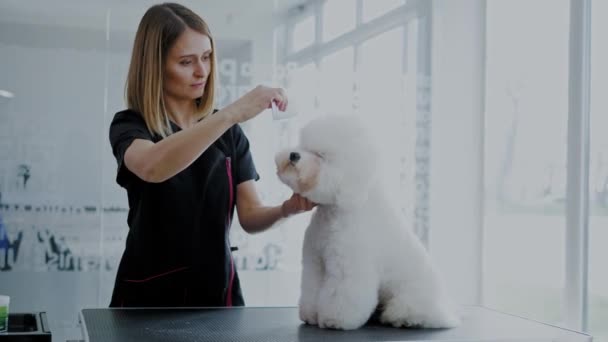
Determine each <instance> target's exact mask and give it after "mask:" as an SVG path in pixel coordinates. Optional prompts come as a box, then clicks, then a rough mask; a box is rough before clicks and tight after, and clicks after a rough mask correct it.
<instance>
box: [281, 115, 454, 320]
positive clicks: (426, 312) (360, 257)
mask: <svg viewBox="0 0 608 342" xmlns="http://www.w3.org/2000/svg"><path fill="white" fill-rule="evenodd" d="M375 156H376V152H375V150H374V148H373V147H372V145H371V143H370V140H369V139H367V138H366V135H365V130H364V129H363V126H362V125H361V123H359V122H358V121H357V120H355V118H354V117H350V116H349V117H345V116H325V117H321V118H320V119H316V120H314V121H312V122H311V123H309V124H308V125H307V126H306V127H304V128H303V129H302V131H301V136H300V146H298V147H297V148H295V149H289V150H285V151H282V152H280V153H278V154H277V155H276V158H275V161H276V164H277V174H278V176H279V178H280V179H281V181H282V182H283V183H285V184H286V185H288V186H289V187H290V188H291V189H292V190H293V191H294V192H295V193H298V194H301V195H302V196H304V197H306V198H308V199H309V200H311V201H313V202H315V203H317V204H318V206H317V209H316V212H315V213H314V214H313V216H312V220H311V222H310V225H309V226H308V228H307V230H306V233H305V237H304V248H303V262H302V263H303V270H302V288H301V291H302V292H301V296H300V302H299V304H300V305H299V309H300V319H301V320H302V321H304V322H306V323H308V324H313V325H316V324H318V325H319V327H321V328H333V329H356V328H359V327H361V326H362V325H363V324H365V323H366V322H367V321H368V319H369V318H370V316H371V315H372V313H374V311H375V310H376V309H378V310H380V311H381V314H380V321H381V322H382V323H386V324H391V325H393V326H395V327H402V326H417V327H427V328H445V327H454V326H456V325H458V324H459V321H460V320H459V318H458V316H457V315H456V314H455V313H454V311H453V309H452V307H451V305H450V304H449V301H448V299H447V296H446V293H445V291H444V289H443V288H442V284H441V281H440V280H439V277H438V274H437V273H436V271H435V269H434V268H433V266H432V264H431V261H430V258H429V256H428V255H427V253H426V249H425V248H424V246H423V245H422V244H421V242H420V241H419V240H418V238H417V236H416V235H415V234H414V233H413V232H412V231H411V230H410V229H407V228H406V225H405V224H404V222H402V220H401V219H400V218H399V216H398V215H397V214H396V213H395V212H394V211H393V210H392V209H391V206H390V205H389V202H388V197H387V196H386V195H385V194H384V191H383V190H382V189H381V187H380V186H379V184H380V182H378V181H377V179H376V176H375V166H376V161H375V158H374V157H375Z"/></svg>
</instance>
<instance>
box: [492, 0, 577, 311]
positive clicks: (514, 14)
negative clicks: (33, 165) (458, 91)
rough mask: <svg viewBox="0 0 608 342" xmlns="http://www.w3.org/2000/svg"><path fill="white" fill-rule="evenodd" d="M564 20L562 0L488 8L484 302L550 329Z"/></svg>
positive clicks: (563, 104) (557, 278)
mask: <svg viewBox="0 0 608 342" xmlns="http://www.w3.org/2000/svg"><path fill="white" fill-rule="evenodd" d="M541 17H542V18H543V25H539V24H538V19H539V18H541ZM514 18H517V24H516V25H514V21H513V20H514ZM568 22H569V1H567V0H560V1H553V0H542V1H534V2H529V1H502V2H501V1H496V2H488V6H487V30H488V31H487V81H486V126H485V143H486V150H485V156H484V158H485V170H486V179H485V196H486V203H485V217H484V219H485V223H484V227H485V232H484V274H483V276H484V278H483V280H484V289H485V293H484V296H485V304H486V305H487V306H490V307H495V308H498V309H501V310H504V311H507V312H512V313H516V314H521V315H524V316H527V317H532V318H535V319H539V320H542V321H547V322H552V323H559V322H560V320H561V319H562V317H561V309H562V297H563V289H564V268H565V266H564V255H565V253H564V243H565V242H564V229H565V210H564V208H565V201H566V198H565V196H566V192H565V189H566V139H567V126H566V125H567V119H568V116H567V115H568V102H567V100H568V36H569V25H568Z"/></svg>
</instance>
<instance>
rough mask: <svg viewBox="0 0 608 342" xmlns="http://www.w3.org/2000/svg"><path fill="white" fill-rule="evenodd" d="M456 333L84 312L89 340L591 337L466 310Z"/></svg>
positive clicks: (249, 313) (190, 313)
mask: <svg viewBox="0 0 608 342" xmlns="http://www.w3.org/2000/svg"><path fill="white" fill-rule="evenodd" d="M462 314H463V318H464V319H463V324H462V325H461V326H460V327H458V328H453V329H440V330H436V329H397V328H392V327H388V326H382V325H379V324H377V323H374V322H370V323H368V324H367V325H365V326H364V327H362V328H361V329H358V330H352V331H337V330H327V329H320V328H317V327H315V326H308V325H305V324H302V323H301V321H300V320H299V319H298V309H297V308H295V307H278V308H277V307H263V308H262V307H249V308H248V307H245V308H206V309H202V308H201V309H190V308H188V309H185V308H169V309H167V308H158V309H143V308H142V309H134V308H131V309H84V310H82V312H81V317H80V320H81V324H82V327H83V335H84V336H83V337H84V339H85V341H91V342H100V341H117V342H123V341H124V342H136V341H137V342H140V341H149V342H153V341H178V342H179V341H231V342H240V341H247V342H258V341H259V342H279V341H280V342H289V341H315V342H317V341H492V342H497V341H560V342H565V341H573V342H577V341H591V337H590V336H588V335H585V334H580V333H576V332H573V331H569V330H566V329H561V328H557V327H553V326H550V325H546V324H542V323H539V322H535V321H531V320H527V319H524V318H521V317H517V316H512V315H508V314H504V313H501V312H497V311H493V310H490V309H486V308H483V307H465V308H463V309H462Z"/></svg>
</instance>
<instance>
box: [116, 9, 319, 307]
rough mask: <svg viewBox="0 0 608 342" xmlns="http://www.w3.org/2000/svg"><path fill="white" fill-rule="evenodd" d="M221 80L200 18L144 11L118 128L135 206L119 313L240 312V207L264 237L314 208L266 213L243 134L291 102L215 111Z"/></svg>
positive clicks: (251, 102) (273, 95) (252, 95)
mask: <svg viewBox="0 0 608 342" xmlns="http://www.w3.org/2000/svg"><path fill="white" fill-rule="evenodd" d="M215 72H216V58H215V46H214V41H213V37H212V35H211V33H210V31H209V28H208V26H207V24H206V23H205V22H204V21H203V20H202V19H201V18H200V17H199V16H198V15H196V14H195V13H193V12H192V11H190V10H189V9H187V8H185V7H184V6H181V5H178V4H170V3H167V4H161V5H155V6H153V7H151V8H149V9H148V11H147V12H146V13H145V14H144V16H143V18H142V20H141V22H140V24H139V27H138V30H137V34H136V37H135V42H134V46H133V54H132V57H131V64H130V67H129V73H128V78H127V84H126V99H127V105H128V108H129V109H127V110H125V111H121V112H118V113H117V114H116V115H115V116H114V119H113V121H112V123H111V125H110V143H111V145H112V151H113V153H114V156H115V157H116V160H117V162H118V173H117V177H116V181H117V183H118V184H119V185H120V186H122V187H124V188H125V189H126V190H127V195H128V199H129V215H128V224H129V234H128V236H127V241H126V248H125V251H124V254H123V256H122V259H121V262H120V266H119V268H118V273H117V275H116V282H115V287H114V292H113V295H112V301H111V303H110V306H111V307H123V306H128V307H150V306H153V307H161V306H181V307H184V306H232V305H244V301H243V297H242V294H241V290H240V285H239V278H238V274H237V272H236V270H235V265H234V262H233V260H232V249H233V248H232V247H231V246H230V241H229V234H228V233H229V228H230V224H231V221H232V217H233V212H234V208H235V207H236V209H237V213H238V218H239V221H240V223H241V225H242V227H243V228H244V229H245V231H247V232H249V233H256V232H261V231H264V230H265V229H267V228H269V227H271V226H272V225H273V224H274V223H276V222H277V221H278V220H280V219H282V218H285V217H288V216H290V215H293V214H296V213H299V212H302V211H308V210H311V209H312V208H313V207H314V204H313V203H311V202H309V201H307V200H306V199H304V198H302V197H300V196H298V195H295V194H294V195H293V196H292V197H291V198H290V199H288V200H286V201H285V202H283V204H282V205H281V206H276V207H266V206H263V205H262V203H261V201H260V198H259V196H258V194H257V192H256V188H255V182H254V181H255V180H257V179H258V178H259V176H258V174H257V172H256V169H255V166H254V164H253V160H252V157H251V154H250V151H249V142H248V140H247V138H246V137H245V134H244V133H243V131H242V130H241V128H240V127H239V125H238V123H241V122H244V121H247V120H249V119H252V118H253V117H255V116H256V115H258V114H259V113H261V112H262V111H263V110H265V109H266V108H269V107H270V105H271V102H275V103H276V105H277V107H278V108H279V110H285V109H286V107H287V104H288V99H287V96H286V94H285V92H284V91H283V90H282V89H280V88H269V87H264V86H258V87H256V88H255V89H253V90H252V91H250V92H249V93H247V94H245V95H244V96H243V97H241V98H240V99H238V100H237V101H235V102H234V103H232V104H230V105H228V106H227V107H226V108H224V109H222V110H219V111H217V110H213V102H214V95H215V87H216V84H215V82H216V74H215Z"/></svg>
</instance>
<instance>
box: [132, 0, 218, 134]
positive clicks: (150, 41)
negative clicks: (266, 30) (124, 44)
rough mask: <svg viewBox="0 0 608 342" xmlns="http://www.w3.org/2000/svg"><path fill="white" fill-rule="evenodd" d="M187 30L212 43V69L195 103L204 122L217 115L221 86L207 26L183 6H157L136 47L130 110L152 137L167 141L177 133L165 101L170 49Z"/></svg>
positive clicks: (146, 16) (149, 13) (145, 18)
mask: <svg viewBox="0 0 608 342" xmlns="http://www.w3.org/2000/svg"><path fill="white" fill-rule="evenodd" d="M186 28H190V29H192V30H194V31H196V32H199V33H202V34H204V35H206V36H208V37H209V40H210V41H211V68H210V71H209V76H208V78H207V82H206V84H205V91H204V93H203V96H202V97H200V98H198V99H196V100H195V101H196V107H197V113H196V114H197V116H198V119H200V118H203V117H205V116H207V115H209V113H211V112H212V111H213V105H214V98H215V88H216V82H217V81H216V79H217V76H216V65H217V61H216V57H215V44H214V42H213V37H212V36H211V32H210V30H209V27H208V26H207V23H205V21H204V20H203V19H202V18H201V17H200V16H198V15H197V14H196V13H194V12H192V11H191V10H190V9H188V8H186V7H184V6H182V5H179V4H175V3H164V4H159V5H154V6H152V7H150V8H149V9H148V10H147V11H146V13H145V14H144V16H143V17H142V19H141V22H140V23H139V27H138V28H137V33H136V35H135V42H134V44H133V53H132V55H131V64H130V65H129V74H128V76H127V82H126V85H125V97H126V102H127V106H128V108H129V109H132V110H135V111H137V112H139V113H141V114H142V115H143V117H144V120H145V121H146V125H147V126H148V130H149V131H150V132H151V133H156V134H159V135H161V136H163V137H166V136H167V135H170V134H171V133H173V130H172V129H171V124H170V123H169V115H168V113H167V108H166V107H165V102H164V100H163V69H164V65H165V62H166V58H167V53H168V51H169V49H170V48H171V47H172V46H173V44H174V43H175V41H176V40H177V38H178V37H179V36H180V35H181V34H182V33H183V32H184V31H185V30H186Z"/></svg>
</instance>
